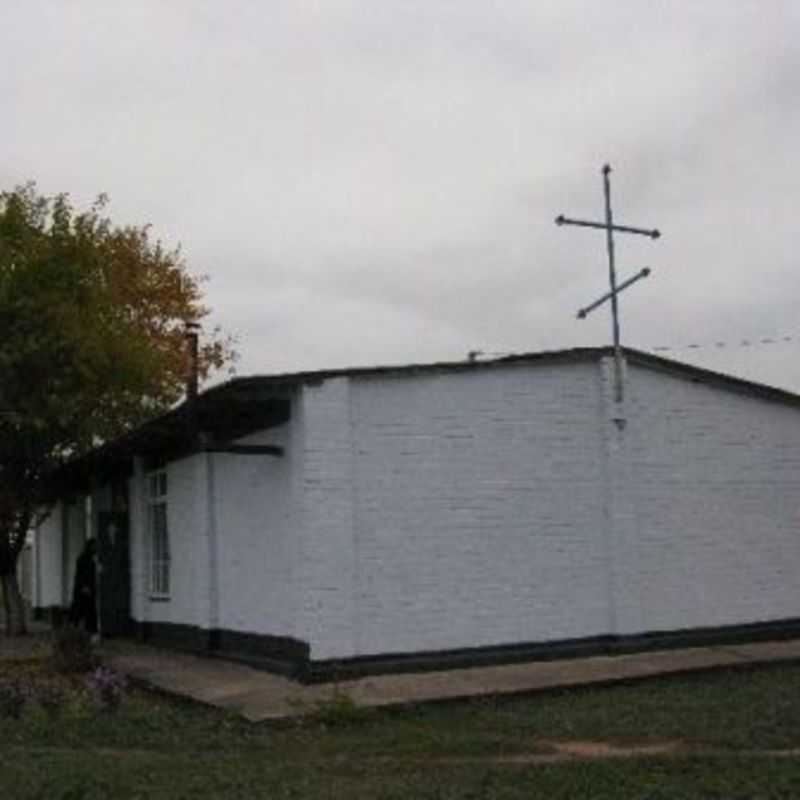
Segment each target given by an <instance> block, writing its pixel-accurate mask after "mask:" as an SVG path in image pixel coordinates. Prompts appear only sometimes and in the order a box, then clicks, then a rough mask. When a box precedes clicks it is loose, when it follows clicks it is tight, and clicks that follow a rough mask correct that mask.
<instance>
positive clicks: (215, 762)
mask: <svg viewBox="0 0 800 800" xmlns="http://www.w3.org/2000/svg"><path fill="white" fill-rule="evenodd" d="M20 677H24V678H25V679H26V680H27V681H28V682H29V683H31V684H33V685H36V684H41V683H42V682H47V681H51V680H53V678H52V676H51V674H50V673H49V672H48V670H47V669H46V667H45V665H44V664H43V663H42V661H41V660H28V661H19V662H5V663H4V662H0V681H4V680H5V681H7V680H10V679H13V678H20ZM67 688H68V692H67V696H68V698H69V699H68V701H67V702H66V703H65V704H64V705H63V707H62V708H61V709H60V711H58V712H57V713H54V714H53V715H52V716H49V715H48V714H47V713H46V712H45V711H44V710H43V709H42V708H40V707H39V706H38V705H37V704H36V703H35V702H30V703H29V704H28V706H27V707H26V710H25V712H24V713H23V715H22V718H21V719H11V718H8V717H2V716H0V764H2V768H1V769H0V797H2V798H15V799H17V798H18V799H19V800H25V799H26V798H62V800H67V799H69V800H79V799H82V798H131V799H132V798H206V797H207V798H212V797H213V798H229V797H230V798H257V797H265V798H267V797H268V798H276V799H277V798H310V799H311V800H314V798H423V799H425V798H430V799H431V800H433V798H442V799H444V798H539V797H541V798H582V797H587V798H589V797H590V798H649V799H651V800H655V799H656V798H726V800H728V798H789V797H800V666H794V665H793V666H783V667H770V668H764V669H758V670H751V671H746V672H732V671H727V672H717V673H713V674H705V675H697V676H694V677H684V678H669V679H660V680H653V681H649V682H646V683H640V684H636V685H631V686H617V687H613V688H596V689H582V690H577V691H568V692H560V693H555V694H548V695H538V696H530V697H524V698H522V697H518V698H506V699H501V700H484V701H472V702H459V703H452V704H447V705H428V706H424V707H418V708H415V709H404V710H394V711H369V712H362V711H358V712H354V711H353V709H352V708H350V707H348V706H347V704H342V705H341V706H340V707H333V706H331V707H328V708H326V709H323V710H322V711H321V712H320V714H319V715H317V716H316V717H315V718H310V719H305V720H303V721H299V722H293V723H285V724H281V725H269V724H261V725H254V724H251V723H247V722H244V721H242V720H239V719H237V718H235V717H232V716H229V715H227V714H225V713H223V712H220V711H218V710H215V709H210V708H205V707H201V706H198V705H194V704H190V703H187V702H182V701H178V700H173V699H170V698H166V697H164V696H160V695H156V694H150V693H147V692H144V691H141V690H131V691H129V692H128V694H127V696H126V697H125V700H124V701H123V704H122V706H121V707H120V708H119V710H117V711H116V712H104V711H99V710H96V709H95V708H94V707H93V706H92V705H91V702H90V700H89V698H88V696H87V695H86V693H85V692H84V690H83V688H82V684H81V683H80V681H76V682H75V683H74V684H72V685H70V686H68V687H67ZM597 743H606V744H608V745H612V746H614V747H616V748H630V749H631V752H629V753H628V754H627V755H626V757H615V758H593V757H587V756H590V755H592V754H593V753H595V752H596V750H595V749H594V748H595V747H596V746H597ZM647 745H651V746H656V747H660V746H663V747H664V748H665V752H663V753H660V754H658V753H656V754H652V753H651V754H649V755H648V754H643V753H642V752H641V751H640V752H638V753H637V752H636V749H637V748H640V747H643V746H647ZM565 748H571V750H569V752H570V753H572V755H565V753H566V750H565ZM793 748H799V749H798V753H797V754H796V755H795V754H791V753H787V752H786V751H787V750H791V749H793ZM778 751H783V752H778Z"/></svg>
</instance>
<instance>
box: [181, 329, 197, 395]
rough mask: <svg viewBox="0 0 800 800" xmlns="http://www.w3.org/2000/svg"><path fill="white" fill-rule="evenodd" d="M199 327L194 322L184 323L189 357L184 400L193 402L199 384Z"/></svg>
mask: <svg viewBox="0 0 800 800" xmlns="http://www.w3.org/2000/svg"><path fill="white" fill-rule="evenodd" d="M199 330H200V326H199V325H198V324H197V323H196V322H187V323H186V333H185V334H184V335H185V337H186V349H187V350H188V355H189V359H188V360H189V366H188V369H187V371H186V400H187V401H188V402H193V401H194V400H195V399H196V398H197V392H198V386H199V383H200V377H199V376H200V355H199V346H198V339H199V334H198V331H199Z"/></svg>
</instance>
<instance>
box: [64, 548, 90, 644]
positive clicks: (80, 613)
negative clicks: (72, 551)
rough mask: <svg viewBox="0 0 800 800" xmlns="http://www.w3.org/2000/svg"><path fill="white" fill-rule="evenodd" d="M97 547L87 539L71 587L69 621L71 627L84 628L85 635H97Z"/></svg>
mask: <svg viewBox="0 0 800 800" xmlns="http://www.w3.org/2000/svg"><path fill="white" fill-rule="evenodd" d="M96 552H97V545H96V543H95V540H94V539H87V541H86V544H85V545H84V548H83V552H82V553H81V554H80V555H79V556H78V560H77V562H76V563H75V583H74V584H73V587H72V606H71V608H70V612H69V620H70V622H71V623H72V624H73V625H77V626H80V625H81V624H83V625H84V626H85V627H86V631H87V633H90V634H92V635H94V634H95V633H97V575H96V571H95V563H94V557H95V554H96Z"/></svg>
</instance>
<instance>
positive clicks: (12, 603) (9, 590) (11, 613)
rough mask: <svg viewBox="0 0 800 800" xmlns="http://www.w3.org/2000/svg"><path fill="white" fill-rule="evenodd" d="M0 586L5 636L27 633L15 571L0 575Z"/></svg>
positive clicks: (25, 618) (22, 602) (23, 602)
mask: <svg viewBox="0 0 800 800" xmlns="http://www.w3.org/2000/svg"><path fill="white" fill-rule="evenodd" d="M0 584H1V585H2V587H3V605H4V607H5V612H6V635H8V636H22V635H24V634H26V633H27V632H28V620H27V615H26V613H25V601H24V600H23V599H22V592H20V589H19V581H18V580H17V572H16V570H14V571H13V572H9V573H6V574H4V575H0Z"/></svg>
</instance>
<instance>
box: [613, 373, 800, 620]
mask: <svg viewBox="0 0 800 800" xmlns="http://www.w3.org/2000/svg"><path fill="white" fill-rule="evenodd" d="M626 416H627V418H628V426H627V428H626V430H625V436H624V440H625V442H624V448H625V456H626V458H627V460H628V462H629V464H630V469H629V483H628V485H627V493H628V495H629V499H628V500H627V502H628V503H629V504H630V502H632V500H631V499H630V498H632V499H633V500H635V507H636V515H637V518H636V528H637V531H638V537H637V540H636V542H629V544H630V545H631V546H629V547H628V548H627V549H626V550H624V551H621V552H619V553H618V559H619V570H618V573H619V578H620V579H623V576H624V579H625V580H627V581H628V583H629V586H630V587H631V593H630V597H629V602H630V604H631V605H634V604H638V607H639V613H638V623H637V624H636V625H632V626H630V628H629V629H628V630H627V631H626V632H635V630H637V629H638V630H639V631H645V630H669V629H679V628H689V627H701V626H717V625H730V624H737V623H748V622H759V621H765V620H771V619H781V618H791V617H799V616H800V411H799V410H797V409H794V408H790V407H787V406H785V405H782V404H780V403H776V402H769V401H766V400H763V399H758V398H755V397H750V396H747V395H741V394H737V393H734V392H730V391H727V390H725V389H721V388H715V387H712V386H709V385H707V384H703V383H696V382H692V381H691V380H689V379H687V378H686V377H681V376H672V375H668V374H660V373H656V372H654V371H652V370H649V369H645V368H641V367H636V366H634V367H632V368H629V370H628V390H627V400H626ZM620 496H623V495H622V492H621V493H620ZM629 616H630V618H632V619H635V617H636V614H635V613H630V614H629Z"/></svg>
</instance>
